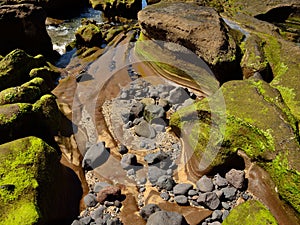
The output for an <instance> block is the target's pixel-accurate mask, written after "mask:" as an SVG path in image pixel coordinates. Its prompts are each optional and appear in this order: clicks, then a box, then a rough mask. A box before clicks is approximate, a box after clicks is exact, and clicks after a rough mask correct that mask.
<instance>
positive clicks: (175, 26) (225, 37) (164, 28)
mask: <svg viewBox="0 0 300 225" xmlns="http://www.w3.org/2000/svg"><path fill="white" fill-rule="evenodd" d="M138 20H139V24H140V27H141V30H142V33H143V34H144V35H145V36H147V37H148V38H151V39H155V40H161V41H169V42H174V43H177V44H179V45H182V46H184V47H186V48H188V49H189V50H191V51H192V52H194V53H196V54H197V55H198V56H200V57H201V58H202V59H203V60H204V61H205V62H206V63H207V64H208V65H209V66H210V67H211V69H212V70H213V72H214V73H215V75H216V76H217V78H218V80H219V81H221V82H224V81H227V80H230V79H235V78H237V76H235V74H237V70H238V66H239V65H238V63H237V50H236V44H235V42H234V40H233V38H232V37H231V35H230V34H229V27H228V26H227V25H226V24H225V22H224V21H223V20H222V18H221V17H220V15H219V14H218V13H217V12H216V11H215V10H214V9H213V8H210V7H204V6H198V5H195V4H189V3H178V2H176V3H165V2H163V3H159V4H155V5H150V6H147V7H146V8H144V9H143V10H141V11H140V12H139V13H138Z"/></svg>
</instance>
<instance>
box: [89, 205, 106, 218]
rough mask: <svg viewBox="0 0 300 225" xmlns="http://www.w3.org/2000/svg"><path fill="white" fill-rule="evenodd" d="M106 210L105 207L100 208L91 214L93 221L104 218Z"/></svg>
mask: <svg viewBox="0 0 300 225" xmlns="http://www.w3.org/2000/svg"><path fill="white" fill-rule="evenodd" d="M105 209H106V207H105V206H99V207H98V208H97V209H96V210H95V211H93V212H92V213H91V217H92V219H93V220H96V219H98V218H100V217H102V216H103V212H104V210H105Z"/></svg>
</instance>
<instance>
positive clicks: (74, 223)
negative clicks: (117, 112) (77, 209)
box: [71, 220, 84, 225]
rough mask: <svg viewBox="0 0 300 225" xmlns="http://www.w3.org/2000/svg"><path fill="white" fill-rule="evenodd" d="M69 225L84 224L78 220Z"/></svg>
mask: <svg viewBox="0 0 300 225" xmlns="http://www.w3.org/2000/svg"><path fill="white" fill-rule="evenodd" d="M71 225H84V223H83V222H81V221H79V220H74V221H73V223H72V224H71Z"/></svg>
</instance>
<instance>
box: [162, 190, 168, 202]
mask: <svg viewBox="0 0 300 225" xmlns="http://www.w3.org/2000/svg"><path fill="white" fill-rule="evenodd" d="M160 197H161V198H162V199H163V200H165V201H168V200H169V199H170V195H169V193H168V192H162V193H160Z"/></svg>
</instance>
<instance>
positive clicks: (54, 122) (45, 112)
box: [33, 94, 62, 134]
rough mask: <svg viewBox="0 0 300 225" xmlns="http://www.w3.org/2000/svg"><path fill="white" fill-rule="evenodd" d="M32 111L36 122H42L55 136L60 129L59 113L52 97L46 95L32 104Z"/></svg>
mask: <svg viewBox="0 0 300 225" xmlns="http://www.w3.org/2000/svg"><path fill="white" fill-rule="evenodd" d="M33 111H34V112H35V113H37V117H38V120H40V121H43V123H44V124H45V126H46V127H47V128H48V129H49V132H50V133H52V134H57V132H58V130H59V128H60V121H61V116H62V115H61V112H60V111H59V109H58V106H57V103H56V98H55V96H54V95H51V94H46V95H44V96H42V97H41V98H40V99H39V100H38V101H37V102H35V103H34V104H33Z"/></svg>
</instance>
